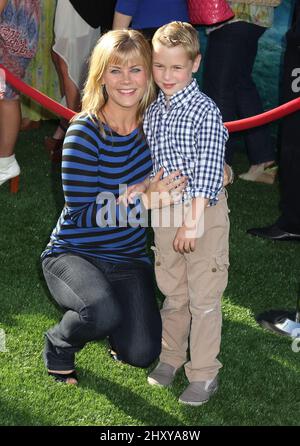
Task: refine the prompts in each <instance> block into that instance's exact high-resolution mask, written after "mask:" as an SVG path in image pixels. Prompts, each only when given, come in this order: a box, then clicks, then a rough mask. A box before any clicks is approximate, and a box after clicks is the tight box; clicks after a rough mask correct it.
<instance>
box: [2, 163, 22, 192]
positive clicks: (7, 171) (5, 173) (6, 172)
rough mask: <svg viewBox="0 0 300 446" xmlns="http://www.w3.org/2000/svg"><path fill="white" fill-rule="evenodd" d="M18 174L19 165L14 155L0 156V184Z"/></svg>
mask: <svg viewBox="0 0 300 446" xmlns="http://www.w3.org/2000/svg"><path fill="white" fill-rule="evenodd" d="M19 174H20V166H19V164H18V162H17V160H16V157H15V155H11V156H7V157H4V158H1V157H0V186H1V184H3V183H5V181H8V180H10V179H11V178H14V177H17V176H18V175H19Z"/></svg>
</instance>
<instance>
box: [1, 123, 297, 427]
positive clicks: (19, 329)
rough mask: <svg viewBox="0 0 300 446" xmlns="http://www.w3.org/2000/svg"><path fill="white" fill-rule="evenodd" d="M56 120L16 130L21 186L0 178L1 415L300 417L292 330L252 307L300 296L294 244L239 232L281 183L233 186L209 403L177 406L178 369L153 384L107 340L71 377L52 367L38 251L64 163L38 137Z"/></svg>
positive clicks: (8, 421) (47, 421)
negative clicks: (68, 381) (276, 328)
mask: <svg viewBox="0 0 300 446" xmlns="http://www.w3.org/2000/svg"><path fill="white" fill-rule="evenodd" d="M53 129H54V125H53V124H51V123H46V124H44V125H43V127H42V129H41V130H34V131H31V132H27V133H22V134H21V136H20V138H19V141H18V144H17V148H16V154H17V158H18V161H19V163H20V165H21V169H22V175H21V184H20V191H19V193H18V194H17V195H11V194H10V193H9V191H8V184H4V185H3V186H1V188H0V209H1V211H0V212H1V216H0V222H1V231H0V264H1V268H0V293H1V306H0V329H2V330H4V332H5V335H6V349H7V351H6V352H0V424H1V425H10V426H16V425H28V426H29V425H30V426H31V425H35V426H36V425H43V426H46V425H51V426H53V425H68V426H74V425H98V426H103V425H104V426H108V425H112V426H116V425H118V426H120V425H128V426H137V425H139V426H167V425H169V426H195V425H197V426H203V425H210V426H211V425H222V426H233V425H238V426H245V425H247V426H248V425H254V426H261V425H298V426H299V424H300V423H299V413H300V395H299V376H300V353H295V352H293V351H292V348H291V345H292V341H291V339H289V338H286V337H281V336H279V335H275V334H272V333H269V332H267V331H265V330H263V329H262V328H261V327H260V326H259V325H258V324H257V323H256V321H255V315H258V314H259V313H260V312H262V311H265V310H267V309H278V308H287V309H288V308H292V309H293V308H294V307H295V303H296V297H297V291H298V282H299V277H300V274H299V272H300V255H299V254H300V244H296V243H292V242H287V243H274V242H269V241H265V240H262V239H260V238H253V237H251V236H248V235H247V234H246V233H245V231H246V229H247V228H249V227H253V226H264V225H267V224H269V223H273V222H274V221H275V219H276V217H277V215H278V198H279V195H278V185H273V186H269V185H263V184H253V183H248V182H243V181H241V180H237V181H236V182H235V183H234V184H233V185H232V186H230V187H229V207H230V209H231V213H230V217H231V236H230V262H231V267H230V274H229V284H228V287H227V289H226V291H225V293H224V300H223V314H224V321H223V335H222V347H221V354H220V360H221V362H222V363H223V368H222V369H221V371H220V389H219V391H218V392H217V394H216V395H215V396H214V397H213V398H212V400H211V401H210V402H209V403H208V404H206V405H204V406H202V407H198V408H193V407H186V406H181V405H179V403H178V402H177V399H178V396H179V395H180V393H181V392H182V391H183V389H184V387H185V386H186V385H187V380H186V378H185V376H184V373H183V371H181V372H180V373H179V374H178V376H177V377H176V379H175V382H174V385H173V386H172V387H171V388H170V389H161V388H153V387H150V386H149V385H148V384H147V381H146V377H147V370H143V369H138V368H134V367H130V366H128V365H124V364H119V363H115V362H114V361H113V360H111V359H110V357H109V355H108V352H107V346H106V343H105V342H104V341H103V342H94V343H90V344H89V345H87V346H86V347H85V348H84V349H83V350H82V351H81V352H80V353H79V354H78V355H77V368H78V372H79V377H80V384H79V385H78V386H77V387H74V386H66V385H64V384H58V383H55V382H53V381H52V379H51V378H49V377H48V376H47V374H46V372H45V369H44V365H43V361H42V350H43V334H44V332H45V331H46V330H47V329H48V328H49V327H51V326H53V325H54V324H55V323H57V321H58V320H59V318H60V317H61V313H60V311H59V310H58V309H57V308H56V307H55V306H54V305H53V304H52V302H51V298H50V295H49V292H48V290H47V288H46V286H45V282H44V280H43V277H42V274H41V268H40V262H39V255H40V253H41V251H42V250H43V248H44V246H45V244H46V243H47V241H48V238H49V234H50V232H51V230H52V228H53V226H54V225H55V223H56V220H57V217H58V215H59V213H60V210H61V207H62V205H63V197H62V192H61V183H60V175H59V169H58V168H53V166H51V163H50V161H49V159H48V157H47V154H46V152H45V150H44V148H43V138H44V136H45V135H46V134H51V132H52V131H53ZM246 168H247V161H246V157H245V155H244V154H242V153H239V154H237V157H236V171H237V173H240V172H242V171H244V170H245V169H246ZM149 237H150V238H151V233H149ZM157 297H158V299H159V300H160V301H161V296H160V295H159V293H158V294H157ZM2 334H3V332H2ZM2 350H3V345H2Z"/></svg>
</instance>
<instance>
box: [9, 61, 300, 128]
mask: <svg viewBox="0 0 300 446" xmlns="http://www.w3.org/2000/svg"><path fill="white" fill-rule="evenodd" d="M0 68H2V69H3V70H4V71H5V75H6V80H7V82H9V83H10V84H11V85H12V86H13V87H14V88H16V89H17V90H19V91H20V92H21V93H23V94H25V95H26V96H29V97H31V98H32V99H33V100H34V101H36V102H38V103H39V104H41V105H42V106H43V107H45V108H47V109H48V110H50V111H52V112H53V113H55V114H56V115H58V116H62V117H63V118H65V119H67V120H70V119H71V118H72V117H73V116H74V115H75V112H74V111H73V110H70V109H68V108H66V107H64V106H63V105H61V104H59V103H58V102H56V101H54V100H53V99H51V98H49V97H48V96H46V95H45V94H43V93H41V92H40V91H38V90H36V89H35V88H33V87H30V86H29V85H27V84H25V82H23V81H21V80H20V79H18V78H17V77H16V76H14V75H13V74H12V73H11V72H10V71H9V70H7V68H5V67H4V66H3V65H1V64H0ZM297 110H300V97H299V98H297V99H294V100H292V101H289V102H286V103H285V104H283V105H280V106H279V107H276V108H273V109H272V110H269V111H267V112H264V113H261V114H260V115H256V116H251V117H250V118H246V119H240V120H237V121H231V122H225V123H224V125H225V126H226V127H227V129H228V131H229V132H230V133H232V132H239V131H241V130H247V129H251V128H253V127H258V126H260V125H264V124H268V123H269V122H272V121H276V120H277V119H280V118H283V117H284V116H286V115H289V114H291V113H294V112H295V111H297Z"/></svg>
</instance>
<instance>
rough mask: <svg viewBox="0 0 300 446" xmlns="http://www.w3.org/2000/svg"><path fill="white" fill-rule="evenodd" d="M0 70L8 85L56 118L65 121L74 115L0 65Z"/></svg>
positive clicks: (71, 111)
mask: <svg viewBox="0 0 300 446" xmlns="http://www.w3.org/2000/svg"><path fill="white" fill-rule="evenodd" d="M0 68H2V69H3V70H4V71H5V77H6V81H7V82H8V83H9V84H10V85H12V86H13V87H14V88H15V89H16V90H18V91H20V92H21V93H23V94H25V95H26V96H29V97H30V98H32V99H33V100H34V101H35V102H38V103H39V104H41V105H42V106H43V107H45V108H47V109H48V110H50V111H52V112H53V113H55V114H56V115H58V116H62V117H63V118H65V119H67V120H70V119H71V118H72V117H73V116H74V115H75V112H73V110H70V109H68V108H67V107H64V106H63V105H61V104H59V103H58V102H56V101H54V100H53V99H51V98H49V97H48V96H46V95H45V94H43V93H41V92H40V91H38V90H36V89H35V88H33V87H30V86H29V85H27V84H25V82H23V81H21V80H20V79H18V78H17V77H16V76H15V75H13V74H12V73H11V72H10V71H9V70H8V69H7V68H5V67H4V66H3V65H1V64H0Z"/></svg>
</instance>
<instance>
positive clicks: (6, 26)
mask: <svg viewBox="0 0 300 446" xmlns="http://www.w3.org/2000/svg"><path fill="white" fill-rule="evenodd" d="M0 14H1V16H0V63H1V64H2V65H3V66H4V67H6V68H7V69H8V70H10V71H11V72H12V73H13V74H14V75H15V76H17V77H19V78H20V79H23V78H24V76H25V71H26V68H27V66H28V64H29V62H30V60H31V59H32V58H33V57H34V55H35V53H36V49H37V41H38V28H39V16H40V2H39V0H0ZM1 74H2V73H1ZM20 124H21V109H20V97H19V93H18V92H17V91H16V90H15V89H14V88H12V87H11V86H10V85H9V84H6V85H5V91H4V93H3V97H2V99H1V100H0V186H1V185H2V184H3V183H5V182H6V181H8V180H12V183H11V190H12V191H15V190H16V189H17V187H18V186H17V181H18V177H19V174H20V167H19V164H18V162H17V160H16V158H15V153H14V150H15V144H16V141H17V138H18V134H19V130H20ZM15 183H16V184H15Z"/></svg>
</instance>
